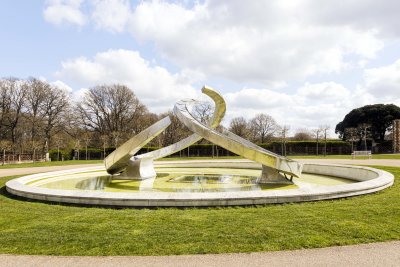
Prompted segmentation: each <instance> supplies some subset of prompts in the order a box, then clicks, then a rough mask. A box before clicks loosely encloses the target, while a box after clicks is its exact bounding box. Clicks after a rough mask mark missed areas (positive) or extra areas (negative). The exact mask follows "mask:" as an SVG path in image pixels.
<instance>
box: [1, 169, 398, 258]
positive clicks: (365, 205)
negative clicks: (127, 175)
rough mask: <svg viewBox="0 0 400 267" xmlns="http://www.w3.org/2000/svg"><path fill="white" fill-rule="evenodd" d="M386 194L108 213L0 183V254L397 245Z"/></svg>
mask: <svg viewBox="0 0 400 267" xmlns="http://www.w3.org/2000/svg"><path fill="white" fill-rule="evenodd" d="M380 168H382V169H384V170H387V171H390V172H392V173H393V174H394V175H395V176H396V181H395V184H394V186H393V187H391V188H388V189H386V190H384V191H381V192H378V193H375V194H371V195H365V196H359V197H353V198H348V199H340V200H331V201H320V202H311V203H299V204H283V205H267V206H257V207H229V208H205V209H195V208H189V209H176V208H163V209H161V208H160V209H111V208H96V207H74V206H64V205H56V204H46V203H39V202H27V201H23V200H20V199H15V198H13V197H11V196H10V195H9V194H8V193H7V192H6V191H5V188H4V183H5V182H6V181H7V180H9V179H11V178H13V177H6V178H0V188H1V189H0V214H1V216H0V253H13V254H42V255H170V254H203V253H226V252H230V253H231V252H255V251H273V250H292V249H301V248H317V247H327V246H334V245H349V244H357V243H369V242H378V241H387V240H399V239H400V204H399V203H400V194H399V189H400V186H399V179H400V168H394V167H380Z"/></svg>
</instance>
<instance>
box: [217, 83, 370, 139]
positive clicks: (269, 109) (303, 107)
mask: <svg viewBox="0 0 400 267" xmlns="http://www.w3.org/2000/svg"><path fill="white" fill-rule="evenodd" d="M224 97H225V99H226V101H227V105H228V108H227V120H226V121H228V122H229V121H230V119H232V118H233V117H236V116H244V117H245V118H247V119H251V118H252V117H253V116H254V115H255V114H257V113H266V114H269V115H271V116H272V117H274V118H275V119H276V120H277V122H278V123H279V124H281V125H290V126H291V128H292V129H298V128H308V129H311V128H316V127H318V126H320V125H325V124H327V125H329V126H330V128H331V129H330V134H331V136H332V137H333V136H334V130H335V126H336V124H337V123H339V122H340V121H341V120H342V119H343V118H344V116H345V115H346V114H347V113H348V112H349V111H350V110H352V109H353V108H356V107H359V106H357V102H355V101H354V98H355V97H358V95H355V94H353V93H352V92H351V91H350V90H349V89H347V88H345V87H344V86H343V85H341V84H338V83H334V82H325V83H316V84H310V83H306V84H304V85H303V86H301V87H300V88H298V89H297V90H296V91H295V92H294V93H292V94H289V93H284V92H276V91H272V90H268V89H242V90H239V91H237V92H234V93H227V94H225V95H224ZM374 100H375V98H372V99H368V100H367V103H368V104H371V103H370V101H374Z"/></svg>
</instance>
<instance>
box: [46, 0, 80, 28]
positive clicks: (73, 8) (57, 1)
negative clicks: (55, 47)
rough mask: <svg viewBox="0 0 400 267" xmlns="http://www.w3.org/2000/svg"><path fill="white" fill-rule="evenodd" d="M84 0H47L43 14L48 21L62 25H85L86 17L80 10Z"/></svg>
mask: <svg viewBox="0 0 400 267" xmlns="http://www.w3.org/2000/svg"><path fill="white" fill-rule="evenodd" d="M82 2H83V0H50V1H47V5H46V8H45V9H44V11H43V16H44V18H45V20H46V21H48V22H50V23H52V24H55V25H61V24H63V23H66V24H75V25H78V26H83V25H84V24H85V23H86V17H85V15H84V14H83V12H82V11H81V10H80V6H81V4H82Z"/></svg>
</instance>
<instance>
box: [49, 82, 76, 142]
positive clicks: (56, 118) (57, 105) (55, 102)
mask: <svg viewBox="0 0 400 267" xmlns="http://www.w3.org/2000/svg"><path fill="white" fill-rule="evenodd" d="M69 104H70V100H69V94H68V93H67V92H66V91H65V90H63V89H61V88H58V87H55V86H50V87H47V88H46V98H45V101H44V102H43V105H42V108H43V114H44V120H45V125H44V129H43V131H44V136H45V138H46V140H47V142H48V143H50V142H51V136H52V135H53V134H55V133H57V131H56V132H54V130H58V131H60V130H61V129H62V128H63V127H64V126H65V119H64V118H65V112H66V111H67V110H68V107H69Z"/></svg>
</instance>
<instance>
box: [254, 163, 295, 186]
mask: <svg viewBox="0 0 400 267" xmlns="http://www.w3.org/2000/svg"><path fill="white" fill-rule="evenodd" d="M257 183H258V184H293V181H292V180H289V179H288V178H287V177H286V176H285V175H284V174H282V173H280V172H279V171H278V170H276V169H273V168H271V167H268V166H265V165H262V172H261V177H260V178H259V179H258V180H257Z"/></svg>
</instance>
